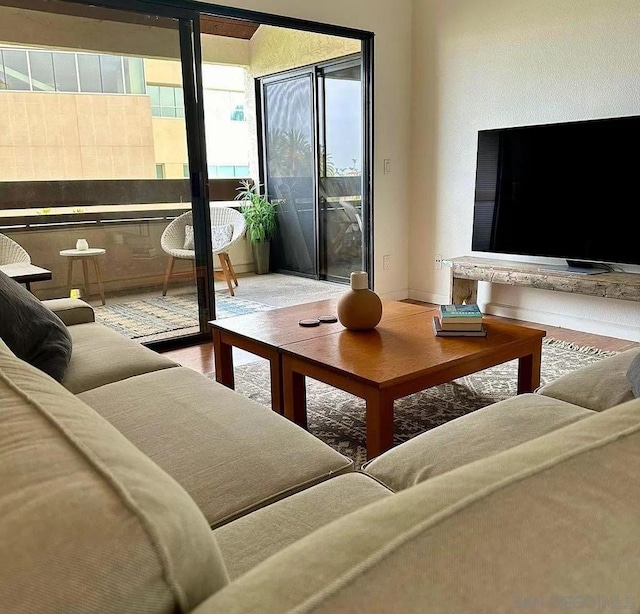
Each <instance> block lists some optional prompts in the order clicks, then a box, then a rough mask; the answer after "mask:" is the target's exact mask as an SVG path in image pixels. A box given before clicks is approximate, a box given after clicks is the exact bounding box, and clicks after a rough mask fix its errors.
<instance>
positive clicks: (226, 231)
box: [183, 224, 233, 252]
mask: <svg viewBox="0 0 640 614" xmlns="http://www.w3.org/2000/svg"><path fill="white" fill-rule="evenodd" d="M232 236H233V225H232V224H220V225H215V226H211V248H212V250H213V251H214V252H215V251H217V250H219V249H221V248H223V247H224V246H225V245H226V244H227V243H229V241H231V237H232ZM183 247H184V249H195V248H194V244H193V226H191V225H189V224H187V225H185V227H184V246H183Z"/></svg>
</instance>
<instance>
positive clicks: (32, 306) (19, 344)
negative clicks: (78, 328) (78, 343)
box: [0, 271, 72, 382]
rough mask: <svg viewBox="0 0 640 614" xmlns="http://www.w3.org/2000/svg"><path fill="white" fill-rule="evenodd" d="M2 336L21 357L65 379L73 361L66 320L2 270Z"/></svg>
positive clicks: (47, 372) (0, 282) (54, 376)
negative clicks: (70, 361) (64, 321)
mask: <svg viewBox="0 0 640 614" xmlns="http://www.w3.org/2000/svg"><path fill="white" fill-rule="evenodd" d="M0 313H1V314H2V317H1V318H0V338H2V340H3V341H4V342H5V343H6V344H7V347H8V348H9V349H10V350H11V351H12V352H13V353H14V354H15V355H16V356H17V357H18V358H20V359H21V360H24V361H25V362H28V363H29V364H31V365H32V366H34V367H36V368H38V369H40V370H41V371H44V372H45V373H46V374H47V375H50V376H51V377H52V378H53V379H55V380H56V381H58V382H61V381H62V378H63V377H64V375H65V373H66V371H67V367H68V366H69V360H71V349H72V344H71V335H70V334H69V331H68V330H67V327H66V326H65V325H64V323H63V321H62V320H61V319H60V318H59V317H58V316H57V315H56V314H55V313H53V311H51V310H50V309H48V308H47V307H46V306H45V305H43V304H42V303H41V302H40V301H39V300H38V299H37V298H36V297H35V296H34V295H33V294H31V292H29V291H28V290H27V289H26V288H25V287H24V286H22V285H21V284H19V283H18V282H17V281H15V280H13V279H11V277H9V276H8V275H5V274H4V273H3V272H2V271H0Z"/></svg>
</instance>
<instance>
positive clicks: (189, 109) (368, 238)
mask: <svg viewBox="0 0 640 614" xmlns="http://www.w3.org/2000/svg"><path fill="white" fill-rule="evenodd" d="M64 1H65V2H68V3H70V4H77V5H81V6H84V7H86V8H89V7H92V6H93V7H101V8H111V9H115V10H121V11H128V12H133V13H142V14H146V15H157V16H159V17H169V18H172V19H178V20H180V21H181V23H182V22H185V23H182V25H181V27H180V51H181V64H182V70H183V81H184V83H183V90H184V97H185V122H186V124H187V142H188V151H189V175H190V180H191V187H192V211H193V223H194V244H195V250H196V268H197V280H198V305H199V309H198V311H199V322H200V327H201V332H199V333H195V334H190V335H184V336H180V337H175V338H173V339H167V340H163V341H156V342H150V343H148V344H146V345H147V346H149V347H151V348H152V349H155V350H157V351H165V350H169V349H173V348H178V347H184V346H190V345H195V344H198V343H204V342H207V341H209V340H210V333H209V332H208V321H209V320H212V319H215V315H216V314H215V288H214V281H213V280H214V275H213V274H214V266H213V255H212V253H211V235H210V233H209V232H208V229H209V227H210V220H211V212H210V210H209V182H208V175H207V161H206V142H205V137H204V134H205V132H204V105H203V90H202V55H201V54H202V46H201V32H200V17H202V16H213V17H226V18H230V19H238V20H241V21H251V22H254V23H259V24H261V25H269V26H275V27H281V28H288V29H293V30H298V31H303V32H313V33H318V34H325V35H328V36H337V37H344V38H352V39H355V40H360V41H361V55H362V85H363V113H364V143H363V168H362V175H363V200H364V199H365V195H366V200H367V202H368V209H369V211H368V213H369V215H367V216H366V218H367V220H366V222H365V224H366V226H365V228H366V229H367V232H365V233H363V238H362V240H363V249H364V250H365V251H364V253H365V262H366V265H367V266H366V270H367V271H368V273H369V285H370V287H371V288H373V280H374V269H373V263H374V256H373V241H372V237H373V93H374V90H373V87H374V84H373V66H374V44H373V43H374V33H373V32H370V31H367V30H359V29H356V28H348V27H344V26H336V25H331V24H326V23H321V22H315V21H311V20H306V19H298V18H295V17H286V16H281V15H273V14H270V13H264V12H261V11H253V10H248V9H241V8H235V7H229V6H221V5H217V4H209V3H207V2H197V1H194V0H94V1H92V2H91V4H90V5H87V3H86V1H84V0H64ZM185 56H186V57H185ZM256 94H259V86H258V80H256ZM257 102H258V105H257V107H258V109H259V108H260V105H259V100H258V99H257ZM257 115H258V117H257V118H256V121H257V132H258V134H257V135H256V137H257V139H258V152H259V156H260V164H259V167H260V182H261V183H264V175H263V168H264V167H263V159H262V155H263V154H262V152H263V147H262V143H261V139H262V138H263V134H262V132H263V130H262V128H263V127H262V117H261V113H260V111H258V113H257ZM187 118H188V119H187ZM365 153H366V155H365ZM317 163H318V160H317V153H316V166H317ZM363 217H364V216H363ZM363 221H364V220H363Z"/></svg>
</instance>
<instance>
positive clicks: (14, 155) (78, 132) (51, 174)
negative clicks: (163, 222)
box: [0, 92, 156, 181]
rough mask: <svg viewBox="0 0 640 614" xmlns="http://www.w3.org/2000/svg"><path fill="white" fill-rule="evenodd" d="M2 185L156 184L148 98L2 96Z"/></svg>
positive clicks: (17, 93) (41, 95)
mask: <svg viewBox="0 0 640 614" xmlns="http://www.w3.org/2000/svg"><path fill="white" fill-rule="evenodd" d="M0 117H2V118H5V121H4V122H3V127H2V129H1V130H0V181H11V180H20V181H27V180H38V179H101V178H103V179H115V178H119V179H144V178H155V176H156V175H155V159H154V148H153V132H152V129H151V108H150V106H149V99H148V98H147V97H146V96H118V95H113V96H111V95H108V94H102V95H97V96H87V95H83V94H49V93H47V92H42V93H40V92H2V95H1V96H0Z"/></svg>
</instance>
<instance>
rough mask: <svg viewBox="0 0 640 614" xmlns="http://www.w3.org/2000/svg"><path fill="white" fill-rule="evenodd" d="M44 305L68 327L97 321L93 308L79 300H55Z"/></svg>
mask: <svg viewBox="0 0 640 614" xmlns="http://www.w3.org/2000/svg"><path fill="white" fill-rule="evenodd" d="M42 303H43V304H44V305H45V306H46V307H48V308H49V309H51V311H53V313H55V314H56V315H57V316H58V317H59V318H60V319H61V320H62V321H63V322H64V323H65V325H66V326H73V325H74V324H86V323H87V322H95V321H96V316H95V313H94V311H93V307H92V306H91V305H89V304H88V303H85V302H84V301H82V300H80V299H79V298H54V299H49V300H46V301H42Z"/></svg>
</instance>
